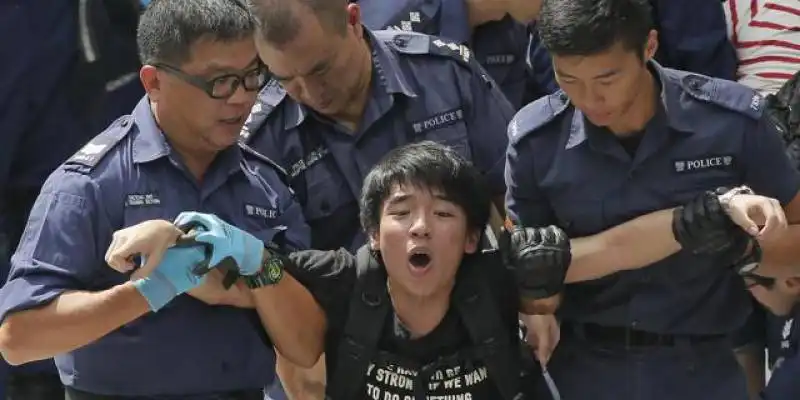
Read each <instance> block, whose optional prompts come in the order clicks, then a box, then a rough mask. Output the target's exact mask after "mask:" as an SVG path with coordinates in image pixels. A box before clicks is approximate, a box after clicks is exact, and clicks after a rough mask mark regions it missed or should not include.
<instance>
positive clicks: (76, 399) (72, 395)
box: [64, 387, 264, 400]
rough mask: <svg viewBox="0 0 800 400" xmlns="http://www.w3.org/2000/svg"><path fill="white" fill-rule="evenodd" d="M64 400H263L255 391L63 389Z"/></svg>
mask: <svg viewBox="0 0 800 400" xmlns="http://www.w3.org/2000/svg"><path fill="white" fill-rule="evenodd" d="M64 394H65V400H180V399H184V398H185V399H199V398H202V399H204V400H205V399H208V400H264V391H263V390H261V389H257V390H234V391H229V392H219V393H213V394H208V395H206V396H203V395H195V396H188V395H187V396H161V397H160V396H112V395H104V394H93V393H88V392H84V391H81V390H77V389H74V388H71V387H67V388H65V393H64Z"/></svg>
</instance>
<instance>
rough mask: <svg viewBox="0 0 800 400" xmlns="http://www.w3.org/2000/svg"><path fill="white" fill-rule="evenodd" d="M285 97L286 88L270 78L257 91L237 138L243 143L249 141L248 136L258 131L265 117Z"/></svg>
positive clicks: (265, 120) (264, 121)
mask: <svg viewBox="0 0 800 400" xmlns="http://www.w3.org/2000/svg"><path fill="white" fill-rule="evenodd" d="M285 98H286V90H285V89H284V88H283V86H281V85H280V84H279V83H278V82H277V81H275V80H274V79H271V80H270V81H269V82H268V83H267V86H264V88H263V89H261V92H259V93H258V98H257V99H256V103H255V104H253V108H252V109H250V115H248V116H247V120H246V121H245V122H244V126H242V131H241V132H240V133H239V139H240V140H241V141H243V142H244V143H249V141H250V137H251V136H252V134H253V133H254V132H258V130H259V129H261V128H262V127H263V126H264V124H265V123H266V122H267V118H268V117H269V115H270V114H271V113H272V111H273V110H274V109H275V108H276V107H277V106H278V104H280V103H281V102H282V101H283V99H285Z"/></svg>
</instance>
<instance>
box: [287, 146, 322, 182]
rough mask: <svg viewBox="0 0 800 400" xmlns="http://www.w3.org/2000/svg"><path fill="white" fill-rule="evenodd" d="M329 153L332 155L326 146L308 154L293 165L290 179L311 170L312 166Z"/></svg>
mask: <svg viewBox="0 0 800 400" xmlns="http://www.w3.org/2000/svg"><path fill="white" fill-rule="evenodd" d="M328 153H330V150H328V148H327V147H325V146H319V147H317V148H316V149H314V150H312V151H311V152H310V153H308V154H306V156H305V157H303V158H301V159H300V160H297V162H295V163H294V164H292V166H291V167H290V168H289V171H288V173H289V178H294V177H296V176H297V175H300V174H301V173H303V171H305V170H307V169H309V168H311V166H312V165H314V164H316V163H318V162H319V160H322V158H323V157H325V156H327V155H328Z"/></svg>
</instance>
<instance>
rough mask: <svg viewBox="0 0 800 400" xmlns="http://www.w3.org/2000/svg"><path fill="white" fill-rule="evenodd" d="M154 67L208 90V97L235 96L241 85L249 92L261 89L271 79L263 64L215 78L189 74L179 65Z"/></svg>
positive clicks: (222, 97)
mask: <svg viewBox="0 0 800 400" xmlns="http://www.w3.org/2000/svg"><path fill="white" fill-rule="evenodd" d="M153 66H154V67H156V68H160V69H163V70H164V71H167V72H169V73H170V74H172V75H175V76H176V77H178V78H180V79H181V80H182V81H184V82H186V83H188V84H190V85H192V86H194V87H196V88H198V89H200V90H202V91H204V92H206V94H207V95H208V97H211V98H212V99H217V100H225V99H228V98H230V97H231V96H233V94H234V93H236V90H237V89H239V86H242V87H244V90H247V91H249V92H252V91H258V90H261V89H262V88H263V87H264V85H266V84H267V82H268V81H269V70H268V69H267V67H265V66H264V65H262V64H259V65H258V66H257V67H255V68H253V69H251V70H249V71H245V72H244V73H243V74H225V75H221V76H218V77H216V78H213V79H206V78H201V77H199V76H195V75H192V74H188V73H186V72H184V71H183V70H181V69H180V68H178V67H173V66H172V65H169V64H162V63H157V64H153Z"/></svg>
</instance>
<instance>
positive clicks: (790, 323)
mask: <svg viewBox="0 0 800 400" xmlns="http://www.w3.org/2000/svg"><path fill="white" fill-rule="evenodd" d="M745 284H746V285H747V287H748V288H749V289H750V293H752V294H753V297H755V298H756V299H757V300H758V301H759V302H760V303H761V304H762V305H764V306H765V308H767V309H768V310H769V311H770V313H771V314H770V317H773V318H770V320H769V322H770V324H769V325H768V327H769V328H770V329H769V330H768V331H767V332H768V337H769V338H774V340H771V341H768V342H767V344H768V349H769V355H770V370H771V372H772V375H771V377H770V380H769V384H768V385H767V387H766V388H764V390H763V391H762V392H761V394H760V397H759V398H762V399H765V400H776V399H794V398H797V397H798V396H800V384H798V382H797V374H798V372H800V357H798V352H797V350H798V345H800V336H798V332H800V319H799V318H797V317H798V316H799V315H800V314H799V313H798V306H797V305H798V303H800V279H799V278H797V277H796V276H795V275H794V274H793V275H786V276H783V277H779V278H773V277H766V276H762V275H759V274H758V271H757V270H756V272H755V273H752V274H748V275H747V276H746V277H745Z"/></svg>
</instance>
